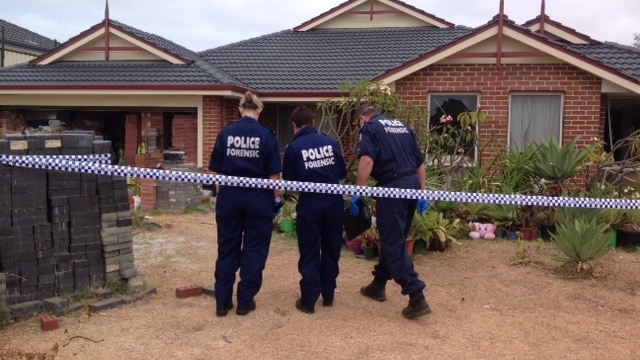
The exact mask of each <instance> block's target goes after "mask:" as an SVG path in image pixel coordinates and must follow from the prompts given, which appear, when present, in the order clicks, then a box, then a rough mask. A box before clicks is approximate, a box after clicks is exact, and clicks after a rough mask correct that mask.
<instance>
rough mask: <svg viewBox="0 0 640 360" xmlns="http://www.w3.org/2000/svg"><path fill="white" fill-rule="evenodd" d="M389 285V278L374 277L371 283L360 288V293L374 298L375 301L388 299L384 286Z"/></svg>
mask: <svg viewBox="0 0 640 360" xmlns="http://www.w3.org/2000/svg"><path fill="white" fill-rule="evenodd" d="M386 286H387V280H383V279H380V278H373V281H372V282H371V284H369V285H367V286H363V287H361V288H360V293H361V294H362V295H364V296H366V297H368V298H372V299H373V300H375V301H385V300H387V295H386V294H385V291H384V288H385V287H386Z"/></svg>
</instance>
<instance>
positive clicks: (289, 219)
mask: <svg viewBox="0 0 640 360" xmlns="http://www.w3.org/2000/svg"><path fill="white" fill-rule="evenodd" d="M283 201H284V204H283V205H282V213H281V214H280V216H278V217H277V218H276V224H277V227H278V230H279V231H280V232H283V233H286V234H292V233H293V231H294V229H295V219H296V205H297V203H298V197H297V196H296V195H287V196H285V197H284V200H283Z"/></svg>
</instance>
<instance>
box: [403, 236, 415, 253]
mask: <svg viewBox="0 0 640 360" xmlns="http://www.w3.org/2000/svg"><path fill="white" fill-rule="evenodd" d="M404 244H405V247H406V248H407V254H409V256H411V255H413V249H414V248H415V246H416V241H415V240H414V239H411V238H409V239H407V241H406V242H405V243H404Z"/></svg>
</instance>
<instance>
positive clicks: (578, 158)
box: [525, 137, 589, 195]
mask: <svg viewBox="0 0 640 360" xmlns="http://www.w3.org/2000/svg"><path fill="white" fill-rule="evenodd" d="M577 141H578V138H574V139H573V140H571V141H570V142H569V143H568V144H566V145H564V146H561V145H560V143H559V142H558V141H557V140H556V139H555V138H553V137H552V138H551V139H550V140H549V141H548V142H540V143H538V144H537V145H536V148H535V154H536V156H535V157H534V160H533V161H532V162H530V163H529V164H527V166H525V169H527V170H528V171H529V172H530V173H531V174H533V175H534V176H537V177H539V178H541V179H544V180H546V181H549V182H552V183H554V184H558V185H560V187H561V189H560V190H563V188H562V183H563V182H564V181H565V180H567V179H571V178H573V177H574V176H576V175H577V174H578V173H579V172H581V171H582V167H583V166H584V164H585V160H586V159H587V155H588V154H589V151H588V149H586V148H584V149H580V150H578V149H576V143H577ZM562 192H564V191H562ZM558 195H559V194H558Z"/></svg>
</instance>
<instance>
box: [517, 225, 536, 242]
mask: <svg viewBox="0 0 640 360" xmlns="http://www.w3.org/2000/svg"><path fill="white" fill-rule="evenodd" d="M520 232H521V233H522V237H523V238H524V239H525V240H528V241H533V240H536V239H537V238H538V230H536V229H534V228H521V229H520Z"/></svg>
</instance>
